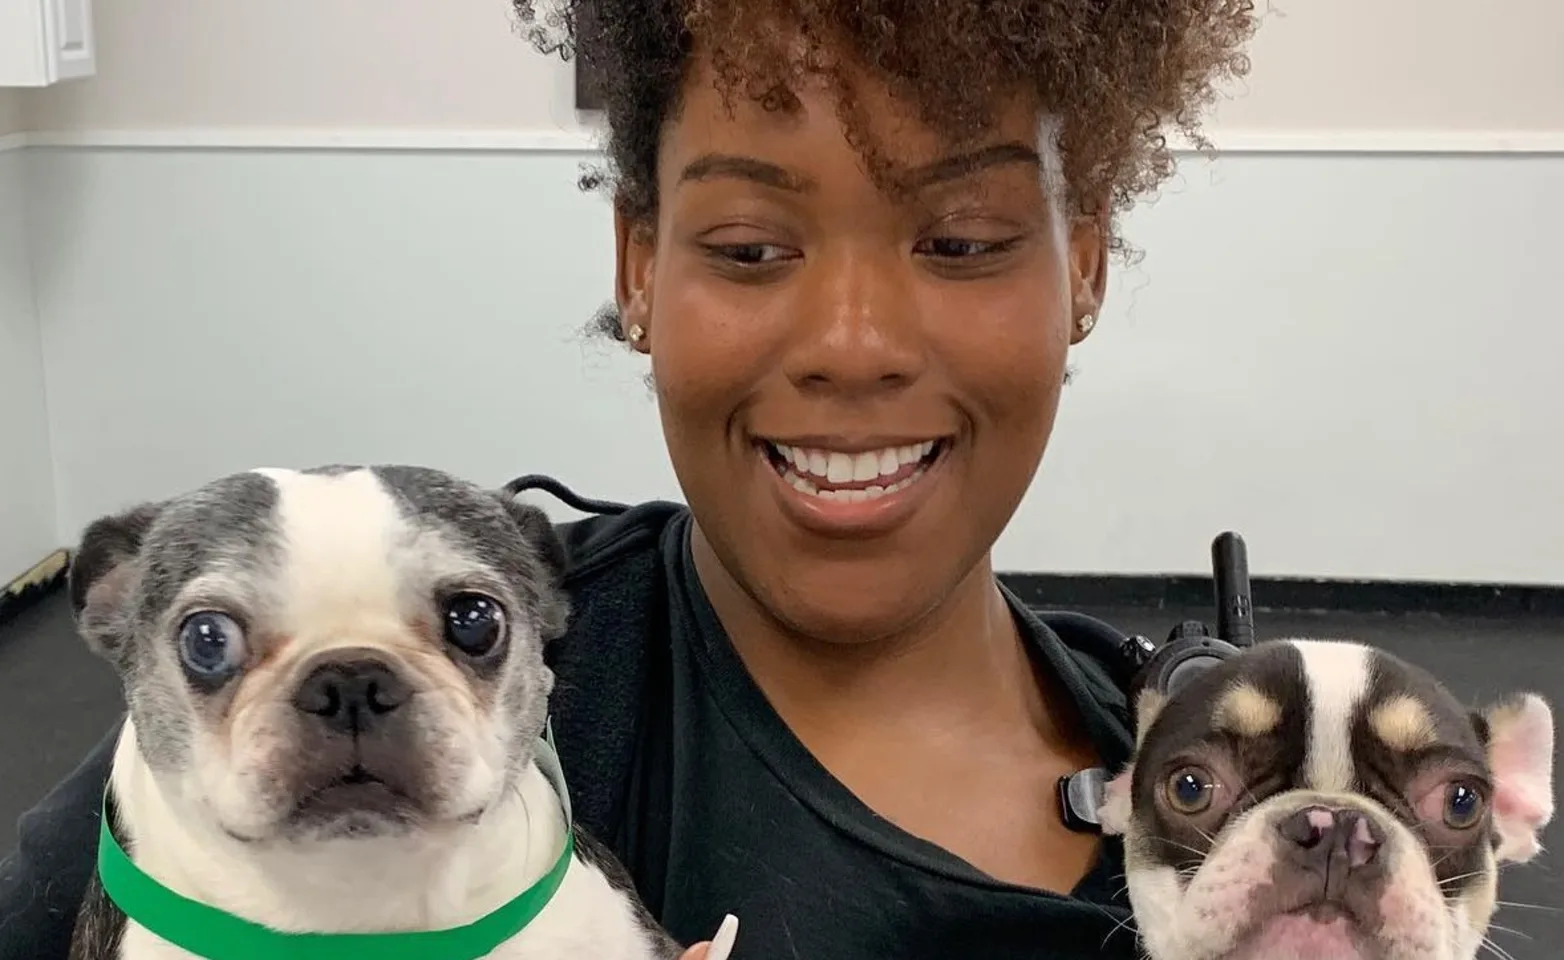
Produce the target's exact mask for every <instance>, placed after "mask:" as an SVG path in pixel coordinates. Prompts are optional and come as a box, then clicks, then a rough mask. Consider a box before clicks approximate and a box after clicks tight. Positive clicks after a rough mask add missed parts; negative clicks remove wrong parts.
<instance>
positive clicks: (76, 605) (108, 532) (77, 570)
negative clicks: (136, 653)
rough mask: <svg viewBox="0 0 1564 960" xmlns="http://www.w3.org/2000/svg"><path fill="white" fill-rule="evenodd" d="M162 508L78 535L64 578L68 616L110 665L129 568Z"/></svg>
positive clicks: (121, 632)
mask: <svg viewBox="0 0 1564 960" xmlns="http://www.w3.org/2000/svg"><path fill="white" fill-rule="evenodd" d="M162 510H163V506H162V504H156V503H150V504H143V505H141V506H139V507H135V508H133V509H131V510H126V511H124V512H123V513H117V514H113V515H111V516H107V517H101V518H99V519H97V520H94V521H93V522H92V523H91V524H89V525H88V526H87V529H86V530H85V531H84V532H83V533H82V537H81V544H80V546H78V547H77V548H76V552H75V553H74V554H73V555H72V557H71V566H70V571H69V573H68V574H67V575H66V579H67V582H68V583H69V585H70V589H69V593H70V598H71V612H72V613H73V614H74V615H75V617H76V624H77V629H78V630H80V632H81V635H82V637H83V638H84V639H85V640H86V641H87V644H88V646H90V647H92V649H93V650H94V651H95V652H96V653H98V654H99V655H100V656H104V657H108V658H110V659H113V658H114V656H115V655H116V654H117V653H118V652H119V648H120V646H121V644H123V642H124V640H125V633H126V626H125V610H124V607H125V603H126V601H127V600H128V599H129V593H130V587H131V562H132V561H133V560H135V559H136V557H137V555H138V554H140V553H141V542H142V540H143V539H145V537H146V535H147V531H148V530H149V529H151V527H152V522H153V521H154V520H156V519H157V517H158V514H159V513H161V512H162Z"/></svg>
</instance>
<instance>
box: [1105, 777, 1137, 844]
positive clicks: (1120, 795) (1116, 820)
mask: <svg viewBox="0 0 1564 960" xmlns="http://www.w3.org/2000/svg"><path fill="white" fill-rule="evenodd" d="M1134 784H1135V764H1133V763H1131V764H1130V765H1129V766H1127V767H1125V768H1124V770H1123V772H1121V773H1120V774H1119V775H1118V776H1116V777H1114V778H1113V779H1112V780H1109V781H1108V785H1107V786H1106V787H1105V788H1104V790H1103V795H1102V808H1101V809H1099V810H1098V811H1097V819H1098V822H1099V823H1101V825H1102V832H1103V835H1104V836H1108V837H1122V836H1123V835H1124V832H1125V831H1126V830H1128V829H1129V826H1130V813H1131V808H1132V806H1133V804H1132V803H1131V800H1132V797H1131V789H1130V788H1131V787H1133V786H1134Z"/></svg>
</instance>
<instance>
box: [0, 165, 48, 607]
mask: <svg viewBox="0 0 1564 960" xmlns="http://www.w3.org/2000/svg"><path fill="white" fill-rule="evenodd" d="M25 162H26V157H25V156H24V155H23V153H22V151H20V150H0V423H3V425H4V435H3V437H0V585H4V584H5V583H7V582H9V581H10V580H11V579H12V578H14V577H15V576H17V575H18V574H21V573H22V572H24V571H25V570H27V569H28V568H29V567H31V566H32V565H33V564H35V563H37V562H38V561H39V560H42V559H43V558H44V556H45V555H47V554H48V553H49V551H51V550H53V549H55V548H56V547H58V546H60V542H59V541H58V539H57V537H56V522H55V521H56V516H55V503H54V470H53V465H52V463H51V459H50V451H49V432H48V411H47V410H46V408H45V405H44V374H43V355H42V352H41V350H40V346H39V336H38V317H37V314H36V313H35V312H34V310H33V288H32V281H31V277H30V276H29V265H28V253H27V235H26V217H27V211H26V209H25V199H26V190H25V176H24V164H25Z"/></svg>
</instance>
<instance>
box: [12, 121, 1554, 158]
mask: <svg viewBox="0 0 1564 960" xmlns="http://www.w3.org/2000/svg"><path fill="white" fill-rule="evenodd" d="M1209 136H1210V140H1211V146H1212V149H1213V151H1214V152H1215V153H1217V154H1280V155H1340V154H1390V155H1417V156H1425V155H1426V156H1462V155H1485V154H1491V155H1501V156H1507V155H1544V156H1546V155H1564V132H1549V131H1540V130H1538V131H1533V130H1511V131H1506V130H1472V131H1419V130H1382V131H1378V130H1363V131H1330V130H1300V131H1295V132H1273V131H1242V130H1234V131H1230V132H1223V131H1215V132H1212V133H1211V134H1210V135H1209ZM601 138H602V130H601V129H600V128H599V127H596V126H585V125H584V126H582V127H579V128H576V129H556V130H535V129H534V130H504V129H492V130H460V129H445V130H442V129H428V128H406V129H403V128H380V129H376V128H370V129H351V128H339V127H304V128H287V127H172V128H162V129H159V128H126V129H87V130H59V131H33V132H29V133H20V134H9V135H7V136H4V137H0V149H7V148H10V149H14V148H16V147H21V146H28V147H55V148H74V149H103V150H213V151H227V150H288V151H345V152H352V151H401V152H445V153H474V152H498V153H567V154H597V153H599V152H600V151H601V145H602V140H601ZM1170 142H1171V143H1172V145H1173V148H1174V150H1175V151H1176V152H1177V153H1180V154H1190V153H1194V152H1195V151H1196V148H1195V147H1194V145H1193V144H1190V143H1188V142H1186V141H1183V140H1182V139H1180V138H1177V137H1172V138H1170Z"/></svg>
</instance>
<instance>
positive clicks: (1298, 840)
mask: <svg viewBox="0 0 1564 960" xmlns="http://www.w3.org/2000/svg"><path fill="white" fill-rule="evenodd" d="M1276 829H1277V831H1278V832H1279V833H1281V835H1282V837H1283V838H1284V839H1285V840H1286V841H1287V843H1286V848H1287V850H1288V852H1289V853H1291V855H1292V859H1293V860H1294V862H1295V863H1298V864H1299V865H1300V866H1303V867H1305V868H1307V869H1310V870H1312V871H1317V872H1318V873H1320V874H1321V875H1323V876H1326V877H1327V878H1330V879H1340V874H1341V873H1344V872H1346V871H1351V870H1361V869H1363V868H1364V867H1369V866H1373V865H1374V864H1375V863H1376V862H1377V861H1378V859H1379V848H1380V847H1382V846H1384V844H1385V837H1384V834H1382V833H1381V832H1380V830H1379V828H1378V827H1377V826H1375V825H1374V820H1373V818H1372V817H1369V816H1368V815H1367V814H1364V813H1362V812H1360V811H1357V810H1344V809H1331V808H1330V807H1306V808H1304V809H1302V810H1299V811H1298V812H1297V813H1295V814H1293V815H1292V816H1290V817H1287V818H1286V819H1284V820H1282V822H1281V823H1279V824H1277V826H1276Z"/></svg>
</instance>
